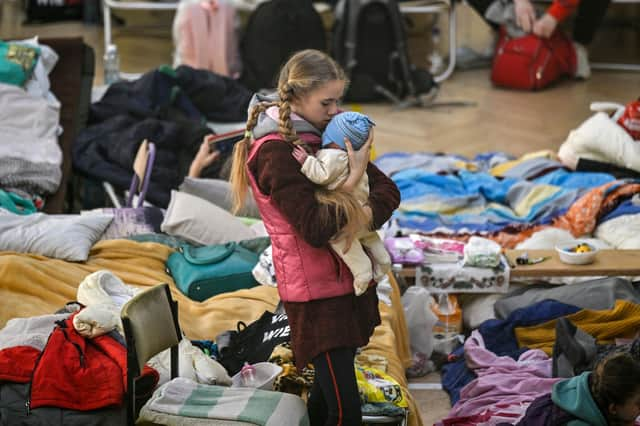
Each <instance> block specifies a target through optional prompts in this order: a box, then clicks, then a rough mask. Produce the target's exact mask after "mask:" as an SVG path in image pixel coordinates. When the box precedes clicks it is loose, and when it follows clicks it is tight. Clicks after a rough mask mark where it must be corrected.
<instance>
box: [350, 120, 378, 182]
mask: <svg viewBox="0 0 640 426" xmlns="http://www.w3.org/2000/svg"><path fill="white" fill-rule="evenodd" d="M372 144H373V128H372V129H371V130H370V131H369V137H368V138H367V141H366V142H365V143H364V144H363V145H362V147H360V149H359V150H357V151H355V150H354V149H353V146H352V145H351V141H350V140H349V139H347V138H344V145H345V146H346V147H347V155H348V156H349V176H348V177H347V179H346V180H345V182H344V184H342V188H343V189H344V190H345V191H352V190H353V188H355V186H356V185H357V184H358V181H360V179H361V178H362V176H363V175H364V174H365V172H366V171H367V164H369V158H370V156H371V145H372Z"/></svg>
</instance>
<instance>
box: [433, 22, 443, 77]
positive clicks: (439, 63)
mask: <svg viewBox="0 0 640 426" xmlns="http://www.w3.org/2000/svg"><path fill="white" fill-rule="evenodd" d="M431 49H432V51H431V54H430V55H429V63H430V64H431V66H430V67H429V72H430V73H431V74H433V75H436V74H438V73H440V70H441V69H442V67H443V66H444V58H443V57H442V55H441V54H440V28H439V27H438V26H437V24H436V25H434V26H433V28H432V29H431Z"/></svg>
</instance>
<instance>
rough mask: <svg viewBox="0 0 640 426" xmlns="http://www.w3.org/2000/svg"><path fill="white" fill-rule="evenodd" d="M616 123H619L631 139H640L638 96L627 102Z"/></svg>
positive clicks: (639, 105)
mask: <svg viewBox="0 0 640 426" xmlns="http://www.w3.org/2000/svg"><path fill="white" fill-rule="evenodd" d="M618 124H619V125H621V126H622V127H623V128H624V129H625V130H626V131H627V133H629V134H630V135H631V137H632V138H633V139H635V140H637V141H640V98H638V100H636V101H633V102H629V103H628V104H627V106H626V107H625V109H624V112H623V113H622V116H621V117H620V118H619V119H618Z"/></svg>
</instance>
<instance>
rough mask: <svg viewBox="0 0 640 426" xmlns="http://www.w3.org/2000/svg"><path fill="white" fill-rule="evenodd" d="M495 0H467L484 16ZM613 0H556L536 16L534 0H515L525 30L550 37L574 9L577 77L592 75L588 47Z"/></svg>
mask: <svg viewBox="0 0 640 426" xmlns="http://www.w3.org/2000/svg"><path fill="white" fill-rule="evenodd" d="M494 1H496V0H467V3H469V5H471V7H473V8H474V9H475V10H476V11H477V12H478V13H479V14H480V15H481V16H483V17H484V16H485V12H486V11H487V9H488V8H489V6H490V5H491V4H492V3H493V2H494ZM610 2H611V0H583V1H580V0H553V2H552V3H551V5H550V6H549V7H548V8H547V10H546V12H545V13H544V14H543V15H542V16H540V17H537V16H536V12H535V9H534V7H533V4H532V3H531V0H513V3H514V9H515V14H516V22H517V24H518V25H519V26H520V28H522V29H523V30H524V31H525V32H528V33H529V32H530V33H534V34H536V35H537V36H539V37H544V38H548V37H549V36H551V34H552V33H553V31H554V30H555V29H556V27H557V26H558V24H559V23H560V22H562V21H564V20H565V19H567V18H568V17H569V16H571V15H573V14H574V13H575V24H574V28H573V42H574V46H575V48H576V57H577V70H576V77H580V78H589V76H590V75H591V70H590V68H589V59H588V55H587V49H586V47H587V46H588V45H589V44H590V43H591V42H592V41H593V37H594V36H595V33H596V31H597V30H598V27H599V26H600V24H601V23H602V19H603V18H604V15H605V13H606V11H607V8H608V7H609V3H610Z"/></svg>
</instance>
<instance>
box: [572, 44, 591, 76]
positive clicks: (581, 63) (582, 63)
mask: <svg viewBox="0 0 640 426" xmlns="http://www.w3.org/2000/svg"><path fill="white" fill-rule="evenodd" d="M573 47H574V49H575V51H576V73H575V74H574V77H576V78H581V79H584V80H586V79H588V78H589V77H591V67H590V66H589V52H587V48H586V47H585V46H584V45H583V44H580V43H577V42H575V41H574V42H573Z"/></svg>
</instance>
